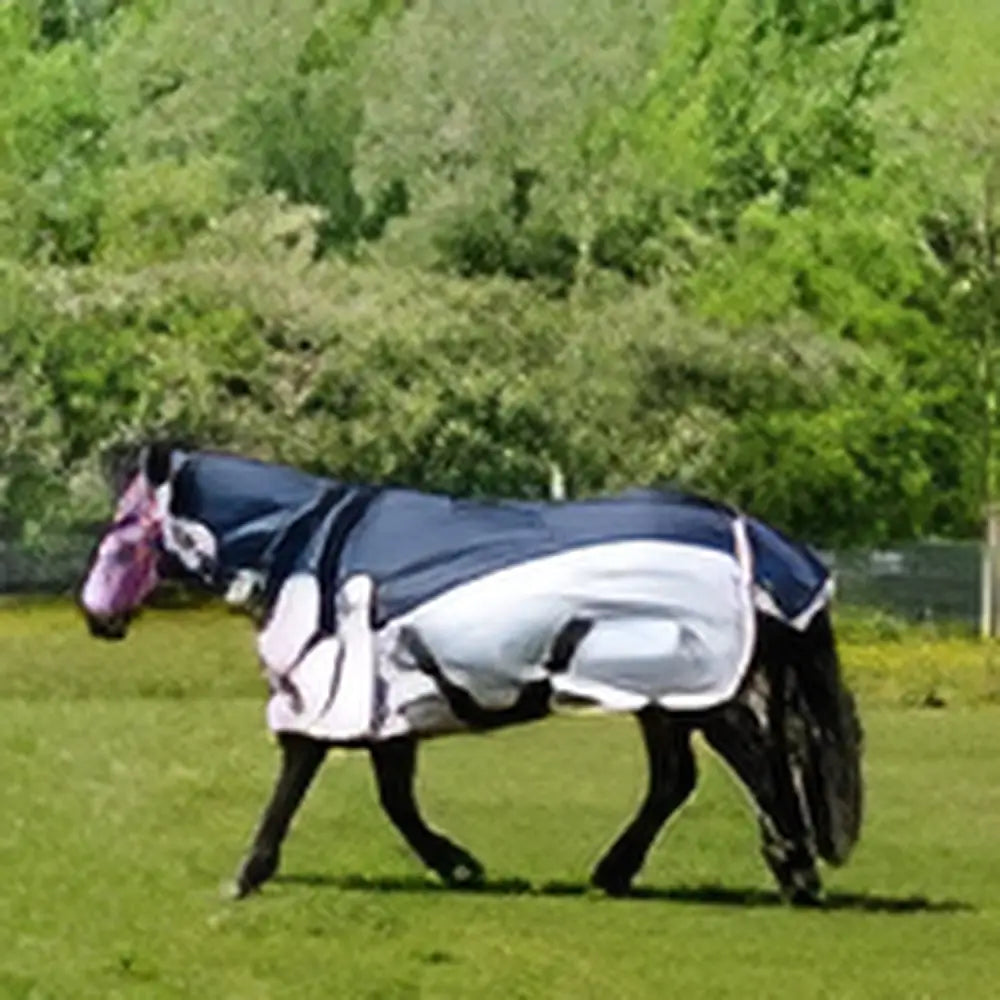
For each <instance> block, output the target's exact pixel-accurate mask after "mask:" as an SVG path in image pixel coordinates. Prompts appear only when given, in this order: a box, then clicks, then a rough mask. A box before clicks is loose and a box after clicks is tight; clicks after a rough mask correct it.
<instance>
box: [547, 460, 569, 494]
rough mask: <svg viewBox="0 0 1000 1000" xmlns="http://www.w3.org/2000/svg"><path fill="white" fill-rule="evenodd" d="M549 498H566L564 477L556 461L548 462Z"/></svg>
mask: <svg viewBox="0 0 1000 1000" xmlns="http://www.w3.org/2000/svg"><path fill="white" fill-rule="evenodd" d="M549 498H550V499H551V500H565V499H566V478H565V476H563V471H562V469H561V468H560V467H559V463H558V462H550V463H549Z"/></svg>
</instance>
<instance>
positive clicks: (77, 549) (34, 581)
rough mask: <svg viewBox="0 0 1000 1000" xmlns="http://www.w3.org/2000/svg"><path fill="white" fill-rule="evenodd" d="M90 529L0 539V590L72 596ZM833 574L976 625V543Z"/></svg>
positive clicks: (915, 616)
mask: <svg viewBox="0 0 1000 1000" xmlns="http://www.w3.org/2000/svg"><path fill="white" fill-rule="evenodd" d="M96 537H97V536H96V532H94V531H84V530H81V531H79V532H76V533H72V534H67V535H64V536H61V537H57V538H55V539H53V540H50V541H49V542H48V543H47V544H46V546H45V548H44V550H41V549H33V548H30V547H26V546H24V545H22V544H18V543H15V542H11V541H4V540H3V539H0V594H9V595H10V594H21V595H30V594H71V593H73V591H74V590H75V589H76V588H77V587H78V586H79V584H80V581H81V579H82V576H83V573H84V571H85V570H86V566H87V562H88V559H89V557H90V554H91V552H92V550H93V546H94V540H95V538H96ZM820 555H821V556H822V558H823V559H824V560H825V561H826V563H827V565H829V566H830V568H831V569H832V570H833V572H834V574H835V576H836V579H837V600H838V602H839V603H841V604H844V605H851V606H852V607H859V608H868V609H872V610H880V611H883V612H887V613H889V614H892V615H895V616H897V617H899V618H902V619H905V620H907V621H942V622H943V621H947V622H955V623H962V624H967V625H971V626H978V625H979V622H980V612H981V600H982V596H981V595H982V545H981V543H980V542H978V541H965V542H963V541H957V542H914V543H909V544H906V545H900V546H896V547H893V548H886V549H877V550H849V551H843V550H838V551H823V552H821V553H820Z"/></svg>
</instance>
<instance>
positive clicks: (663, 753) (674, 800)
mask: <svg viewBox="0 0 1000 1000" xmlns="http://www.w3.org/2000/svg"><path fill="white" fill-rule="evenodd" d="M636 718H637V719H638V720H639V725H640V726H641V728H642V736H643V740H644V741H645V744H646V753H647V755H648V758H649V789H648V791H647V792H646V798H645V799H644V800H643V803H642V805H641V806H640V808H639V812H638V813H637V814H636V816H635V818H634V819H633V820H632V822H631V823H629V825H628V826H627V827H626V828H625V830H624V831H623V832H622V834H621V835H620V836H619V837H618V839H617V840H616V841H615V842H614V844H613V845H612V846H611V848H610V849H609V850H608V852H607V853H606V854H605V855H604V857H603V858H601V860H600V862H599V863H598V865H597V867H596V868H595V869H594V873H593V875H592V876H591V882H592V883H593V884H594V885H595V886H597V887H598V888H600V889H603V890H604V891H605V892H607V893H610V894H611V895H615V896H617V895H624V894H625V893H627V892H628V890H629V887H630V886H631V884H632V879H633V878H635V876H636V874H637V873H638V871H639V869H640V868H641V867H642V865H643V862H644V861H645V860H646V854H647V853H648V851H649V848H650V847H651V846H652V843H653V841H654V840H655V839H656V835H657V834H658V833H659V832H660V830H661V829H662V828H663V825H664V823H666V821H667V820H668V819H669V818H670V816H671V815H672V814H673V813H674V812H675V811H676V810H677V809H678V808H680V806H681V805H682V804H683V803H684V800H685V799H686V798H687V797H688V796H689V795H690V794H691V792H692V791H693V790H694V786H695V782H696V780H697V769H696V766H695V761H694V754H693V753H692V752H691V730H690V728H689V727H688V726H687V725H686V724H684V723H682V722H678V721H676V720H673V719H671V717H670V716H669V715H668V713H667V712H666V711H665V710H664V709H662V708H656V707H649V708H644V709H643V710H642V711H641V712H638V713H637V715H636Z"/></svg>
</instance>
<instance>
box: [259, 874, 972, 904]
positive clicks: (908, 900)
mask: <svg viewBox="0 0 1000 1000" xmlns="http://www.w3.org/2000/svg"><path fill="white" fill-rule="evenodd" d="M274 881H275V882H277V883H281V884H284V885H304V886H311V887H314V888H315V887H323V888H330V889H340V890H343V891H348V892H377V893H456V894H459V893H461V894H465V895H484V896H535V897H580V898H583V897H592V898H594V899H602V900H607V901H609V902H615V901H618V900H625V901H630V900H631V901H636V900H639V901H643V900H647V901H648V900H656V901H663V902H671V903H688V904H703V905H709V906H731V907H739V908H757V907H782V906H785V905H786V904H785V902H784V901H783V900H782V898H781V896H780V895H779V894H778V893H777V892H773V891H768V890H765V889H756V888H747V887H742V888H733V887H728V886H721V885H715V884H702V885H690V886H688V885H679V886H671V887H657V886H636V887H635V888H634V889H632V891H631V892H630V893H629V894H628V895H627V896H622V897H614V898H612V897H607V896H604V895H603V894H601V893H598V892H596V891H595V890H594V889H593V888H592V887H591V886H589V885H587V884H586V883H583V882H543V883H541V884H538V885H536V884H534V883H531V882H528V881H527V880H526V879H519V878H507V879H488V880H486V881H485V882H481V883H479V884H477V885H469V886H463V887H461V888H456V887H452V886H447V885H444V884H442V883H440V882H434V881H431V880H430V879H429V878H424V877H422V876H419V875H412V876H396V875H383V876H375V877H371V876H367V875H356V874H349V875H321V874H315V873H307V872H303V873H298V874H288V875H279V876H277V877H276V878H275V879H274ZM812 909H815V910H818V911H819V912H832V911H838V910H853V911H857V912H862V913H891V914H901V913H971V912H974V910H975V908H974V907H973V906H972V905H971V904H969V903H965V902H962V901H961V900H954V899H942V900H932V899H928V898H927V897H926V896H891V895H883V894H879V893H869V892H831V893H828V894H827V895H826V898H825V899H824V900H823V902H822V903H821V904H820V905H818V906H815V907H812Z"/></svg>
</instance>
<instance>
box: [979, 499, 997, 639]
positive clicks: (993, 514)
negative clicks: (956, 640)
mask: <svg viewBox="0 0 1000 1000" xmlns="http://www.w3.org/2000/svg"><path fill="white" fill-rule="evenodd" d="M979 631H980V634H981V635H982V637H983V638H984V639H993V638H996V636H997V635H998V634H1000V504H998V503H991V504H989V505H988V506H987V508H986V540H985V544H984V545H983V569H982V580H981V590H980V615H979Z"/></svg>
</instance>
